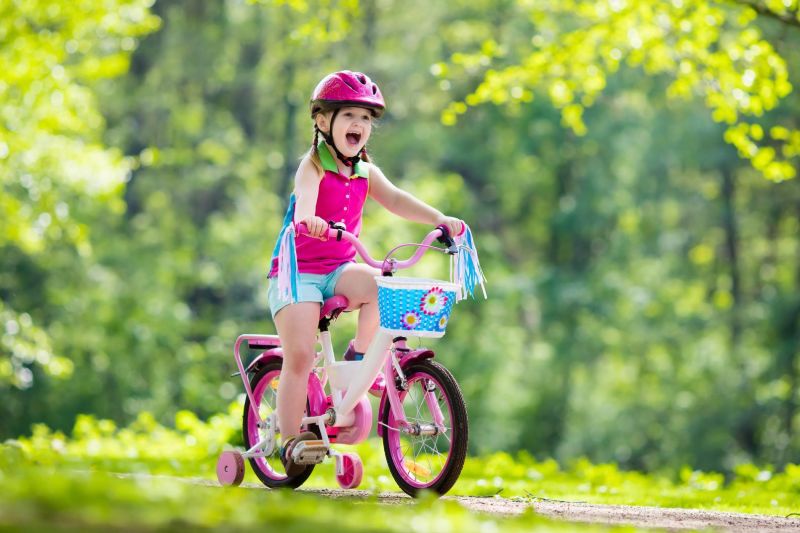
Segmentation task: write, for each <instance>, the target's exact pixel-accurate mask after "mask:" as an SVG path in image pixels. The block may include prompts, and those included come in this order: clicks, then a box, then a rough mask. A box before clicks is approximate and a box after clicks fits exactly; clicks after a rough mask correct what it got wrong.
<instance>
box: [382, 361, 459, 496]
mask: <svg viewBox="0 0 800 533" xmlns="http://www.w3.org/2000/svg"><path fill="white" fill-rule="evenodd" d="M405 375H406V380H407V383H408V390H400V391H398V392H399V394H400V400H401V401H402V404H403V411H404V412H405V416H406V420H407V421H408V422H409V423H410V424H418V425H419V426H421V427H428V428H430V427H431V426H434V425H435V423H434V417H433V411H432V410H431V407H432V406H433V404H434V403H435V405H438V406H439V409H440V410H441V413H442V416H443V424H442V425H443V426H444V431H442V432H438V433H437V434H428V435H425V434H419V435H413V434H409V433H406V432H403V431H400V430H398V429H397V427H398V424H397V421H396V420H395V418H394V415H393V414H392V409H391V406H390V405H389V402H388V401H387V402H386V404H385V407H384V409H383V413H381V420H382V422H383V423H384V424H386V426H388V427H386V426H384V431H383V451H384V453H385V454H386V462H387V463H388V464H389V470H390V471H391V473H392V477H394V480H395V481H396V482H397V484H398V485H399V486H400V488H401V489H403V492H405V493H406V494H409V495H411V496H416V495H417V494H418V493H419V491H421V490H432V491H434V492H437V493H438V494H440V495H441V494H445V493H446V492H447V491H448V490H450V488H451V487H452V486H453V484H454V483H455V482H456V480H457V479H458V476H459V475H460V474H461V469H462V468H463V466H464V460H465V459H466V456H467V441H468V438H469V435H468V422H467V407H466V404H465V403H464V397H463V395H462V394H461V389H460V388H459V386H458V383H457V382H456V380H455V378H454V377H453V375H452V374H451V373H450V372H449V371H448V370H447V369H446V368H445V367H444V366H442V365H440V364H439V363H436V362H434V361H430V360H427V361H421V362H418V363H414V364H412V365H411V366H409V367H408V368H407V369H405ZM392 385H393V384H391V383H387V386H389V387H390V386H392ZM423 433H424V432H423Z"/></svg>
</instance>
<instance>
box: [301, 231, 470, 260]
mask: <svg viewBox="0 0 800 533" xmlns="http://www.w3.org/2000/svg"><path fill="white" fill-rule="evenodd" d="M296 228H297V234H298V235H308V234H309V233H308V227H307V226H306V225H305V223H303V222H300V223H299V224H297V225H296ZM464 231H465V226H464V224H463V223H462V224H461V233H459V235H461V234H463V233H464ZM323 235H324V236H325V238H326V239H336V240H337V241H340V240H342V239H344V240H346V241H348V242H350V243H352V244H353V246H355V248H356V252H358V255H360V256H361V258H362V259H363V260H364V262H365V263H366V264H368V265H370V266H372V267H375V268H380V269H381V272H394V271H396V270H399V269H403V268H409V267H411V266H412V265H414V264H416V263H417V262H418V261H419V260H420V259H421V258H422V256H423V255H424V254H425V252H426V251H427V250H428V249H431V248H432V249H434V250H441V251H442V252H446V253H450V254H455V253H457V252H458V250H457V248H456V245H455V243H454V242H453V239H452V238H451V237H450V232H449V231H448V230H447V226H444V225H441V226H438V227H437V228H436V229H434V230H433V231H431V232H430V233H428V234H427V235H426V236H425V238H424V239H422V242H421V243H414V244H410V246H417V247H418V249H417V251H416V252H415V253H414V255H413V256H411V258H410V259H406V260H405V261H397V260H396V259H394V258H392V257H391V254H392V253H393V252H394V251H395V250H397V248H400V247H401V246H409V245H401V246H398V247H396V248H394V249H393V250H392V251H390V252H389V254H388V255H387V256H386V258H385V259H384V260H383V261H378V260H376V259H373V258H372V257H371V256H370V255H369V252H367V249H366V247H365V246H364V244H363V243H362V242H361V241H360V240H359V239H358V237H356V236H355V235H353V234H352V233H350V232H349V231H347V230H344V229H341V228H336V227H331V228H328V230H327V232H325V233H324V234H323ZM436 239H439V241H440V242H442V243H444V244H445V245H446V246H447V248H439V247H437V246H431V243H432V242H433V241H434V240H436Z"/></svg>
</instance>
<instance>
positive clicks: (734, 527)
mask: <svg viewBox="0 0 800 533" xmlns="http://www.w3.org/2000/svg"><path fill="white" fill-rule="evenodd" d="M301 490H302V491H303V492H309V493H315V494H320V495H323V496H328V497H331V498H358V497H363V498H366V497H369V496H370V493H368V492H366V491H352V490H331V489H301ZM444 499H446V500H453V501H456V502H458V503H460V504H461V505H463V506H464V507H466V508H467V509H470V510H472V511H478V512H482V513H490V514H496V515H506V516H513V515H517V514H521V513H523V512H524V511H526V510H527V509H528V508H530V507H531V506H533V508H534V510H535V511H536V512H537V513H538V514H540V515H542V516H547V517H549V518H553V519H557V520H565V521H568V522H590V523H597V524H610V525H632V526H639V527H648V528H665V529H671V530H681V529H708V528H714V529H718V530H721V531H742V532H753V531H758V532H762V531H764V532H773V531H774V532H782V531H793V532H795V533H797V532H800V517H791V518H784V517H779V516H768V515H755V514H743V513H724V512H720V511H703V510H698V509H677V508H666V507H639V506H636V507H634V506H629V505H598V504H590V503H575V502H562V501H553V500H547V501H543V500H534V501H517V500H509V499H505V498H493V497H487V498H479V497H475V496H445V497H444ZM378 500H379V501H381V502H383V503H387V504H404V503H410V502H411V501H413V500H412V499H411V498H409V497H408V496H406V495H405V494H398V493H393V492H391V493H381V494H379V495H378Z"/></svg>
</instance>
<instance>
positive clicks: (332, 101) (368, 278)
mask: <svg viewBox="0 0 800 533" xmlns="http://www.w3.org/2000/svg"><path fill="white" fill-rule="evenodd" d="M384 108H385V105H384V101H383V95H382V94H381V91H380V89H379V88H378V86H377V85H376V84H375V83H374V82H373V81H372V80H370V78H369V77H367V76H366V75H365V74H362V73H360V72H351V71H349V70H344V71H340V72H335V73H333V74H329V75H328V76H326V77H325V78H323V79H322V81H320V82H319V84H318V85H317V87H316V89H314V92H313V94H312V96H311V118H312V120H314V142H313V144H312V146H311V149H310V150H309V152H308V153H307V154H306V155H305V156H304V157H303V159H302V161H301V162H300V166H299V168H298V169H297V173H296V174H295V187H294V193H293V194H292V196H291V198H290V201H289V209H288V211H287V213H286V218H285V220H284V227H283V230H282V231H281V235H280V236H279V238H278V243H277V244H276V246H275V251H274V252H273V259H272V267H271V270H270V274H269V276H270V285H269V291H268V296H269V306H270V311H271V312H272V318H273V320H274V322H275V327H276V328H277V330H278V335H279V336H280V339H281V344H282V346H283V369H282V371H281V379H280V382H279V385H278V399H277V404H278V426H279V428H280V431H281V434H282V438H283V447H282V448H281V461H282V463H283V465H284V468H285V469H286V474H287V475H288V476H290V477H293V476H296V475H299V474H301V473H302V472H303V471H304V469H305V468H306V466H304V465H298V464H294V463H293V462H292V460H291V452H292V448H293V446H294V445H295V444H297V443H298V442H300V441H301V440H308V439H316V436H315V435H314V434H313V433H310V432H305V433H302V434H299V435H298V433H300V421H301V419H302V416H303V409H304V408H305V403H306V387H307V383H308V374H309V372H310V371H311V366H312V364H313V361H314V356H315V346H316V333H317V323H318V321H319V312H320V304H321V303H322V302H323V301H324V300H325V299H326V298H330V297H331V296H333V295H335V294H341V295H343V296H345V297H347V300H348V301H349V302H350V307H349V308H348V311H352V310H355V309H359V314H358V328H357V332H356V337H355V339H354V340H352V341H351V342H350V345H349V347H348V350H347V353H346V354H345V358H346V359H359V358H360V357H363V353H364V352H365V351H366V350H367V347H368V346H369V343H370V341H371V340H372V337H373V335H374V334H375V332H376V331H377V329H378V320H379V319H378V290H377V285H376V283H375V280H374V277H375V276H376V275H379V274H380V272H379V271H378V270H377V269H374V268H372V267H369V266H367V265H363V264H356V263H355V262H354V259H355V255H356V251H355V247H354V246H353V245H352V244H350V243H348V242H347V241H344V240H342V241H332V240H323V237H322V235H323V233H324V232H325V231H326V230H327V229H328V223H329V221H330V222H336V223H340V224H344V225H345V227H346V228H347V230H348V231H350V232H352V233H354V234H355V235H358V234H359V233H360V231H361V211H362V208H363V205H364V201H365V200H366V198H367V197H368V196H369V197H370V198H372V199H374V200H376V201H377V202H378V203H379V204H381V205H382V206H383V207H385V208H386V209H388V210H389V211H391V212H392V213H395V214H397V215H399V216H401V217H403V218H405V219H407V220H412V221H415V222H422V223H424V224H428V225H430V226H438V225H441V224H443V225H445V226H447V228H448V229H449V230H450V234H451V235H456V234H457V233H458V232H460V231H461V221H460V220H459V219H456V218H453V217H448V216H445V215H443V214H442V213H441V212H439V211H437V210H436V209H434V208H433V207H431V206H429V205H427V204H426V203H425V202H422V201H421V200H418V199H417V198H415V197H414V196H412V195H411V194H409V193H407V192H405V191H402V190H400V189H398V188H397V187H395V186H394V185H393V184H392V183H391V182H390V181H389V180H388V179H387V178H386V176H384V175H383V172H381V170H380V169H379V168H378V167H377V166H375V165H374V164H372V163H370V160H369V157H368V156H367V151H366V144H367V141H368V140H369V136H370V133H371V132H372V123H373V120H374V119H375V118H378V117H380V116H381V114H382V113H383V111H384ZM320 136H321V137H322V140H320ZM291 222H294V223H301V222H302V223H305V225H306V226H307V227H308V232H309V235H297V237H296V240H295V258H296V264H297V270H298V272H299V274H300V275H299V284H298V285H297V286H296V287H291V289H290V288H289V287H287V286H286V284H281V283H279V282H278V279H276V276H277V274H278V257H277V256H278V255H279V252H280V250H281V248H282V246H281V244H282V241H283V240H284V236H285V235H284V234H285V233H286V231H287V228H288V226H289V224H290V223H291ZM290 236H291V235H290ZM287 252H288V250H287ZM282 259H284V258H282Z"/></svg>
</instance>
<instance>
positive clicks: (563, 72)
mask: <svg viewBox="0 0 800 533" xmlns="http://www.w3.org/2000/svg"><path fill="white" fill-rule="evenodd" d="M753 4H754V5H756V8H747V7H743V6H742V5H741V3H740V2H716V1H708V2H700V1H687V0H684V1H683V2H671V3H666V2H646V1H641V2H592V3H589V2H579V1H575V2H544V3H541V2H536V3H531V2H525V1H519V2H517V1H512V0H481V1H478V2H475V1H469V2H467V1H465V0H464V1H461V0H459V1H455V2H447V3H436V4H433V5H431V4H430V3H428V2H423V1H422V0H410V1H408V2H402V3H400V2H395V1H392V0H381V1H374V2H372V1H370V2H355V1H353V0H348V1H345V0H341V1H334V0H331V1H325V2H320V3H311V2H302V1H291V2H288V1H267V0H264V1H259V2H255V1H253V2H247V1H243V0H227V1H223V2H205V1H201V0H171V1H166V0H165V1H162V2H157V3H155V4H152V5H151V2H148V1H144V0H128V1H123V0H114V1H107V2H103V3H96V2H66V1H51V2H27V1H25V2H23V1H11V2H4V3H2V4H1V5H0V13H1V14H2V16H0V42H2V43H3V46H2V47H0V67H2V68H0V104H2V105H0V190H1V191H2V193H0V437H2V438H8V437H16V436H19V435H22V434H28V433H30V431H31V425H32V424H33V423H44V424H46V425H47V426H48V427H51V428H53V429H54V430H56V431H58V430H61V431H66V430H68V429H69V428H72V426H73V424H74V422H75V420H76V417H77V416H78V415H79V414H81V413H91V414H93V415H95V416H97V417H99V418H102V419H109V420H113V421H114V423H115V424H117V425H121V426H125V425H127V424H128V423H129V422H132V421H135V420H139V423H144V422H142V419H141V416H143V415H141V413H142V412H145V411H147V412H150V413H153V416H154V420H155V421H156V422H160V423H164V422H166V421H169V420H173V419H174V417H175V415H176V413H178V412H182V411H184V410H189V411H191V412H193V413H196V416H198V417H199V418H200V419H210V417H212V416H213V415H214V414H215V413H221V412H225V411H226V409H227V408H228V405H229V404H230V403H231V402H232V401H233V400H235V399H236V397H237V395H238V394H239V393H240V391H241V383H240V382H239V381H238V378H235V379H229V378H228V377H227V376H228V375H229V373H230V372H231V371H232V370H233V363H232V361H231V351H232V345H233V341H234V339H235V338H236V336H237V335H238V334H240V333H243V332H264V333H270V332H273V331H274V328H273V325H272V324H271V322H270V320H269V318H268V316H269V315H268V312H267V310H266V297H265V292H266V279H265V268H266V264H267V261H268V259H269V255H270V252H271V250H272V246H273V243H274V238H275V236H276V234H277V231H278V227H279V224H280V222H281V220H282V215H283V211H284V208H285V203H286V201H287V197H288V193H289V192H290V190H291V187H292V175H293V172H294V169H295V167H296V164H297V161H298V158H299V157H300V155H301V154H302V153H303V152H304V151H305V150H306V149H307V147H308V146H309V144H310V142H311V139H312V130H311V124H310V121H309V118H308V116H307V109H306V105H307V98H308V95H309V93H310V91H311V90H312V88H313V87H314V84H315V83H316V82H317V81H318V80H319V78H321V77H322V76H323V75H324V74H325V73H327V72H329V71H332V70H336V69H340V68H353V69H358V70H363V71H366V72H368V73H369V74H370V75H371V76H372V77H373V78H374V79H376V80H377V81H378V82H379V83H380V84H381V88H382V90H383V92H384V94H385V95H386V98H387V102H388V106H389V109H388V113H387V115H386V116H385V118H384V119H383V120H382V122H381V124H380V125H379V127H378V128H377V129H376V130H375V132H374V134H373V137H372V139H371V141H370V153H371V154H373V155H374V156H375V159H376V161H377V163H378V164H379V165H380V166H381V168H382V169H383V170H384V172H385V173H386V174H387V175H388V176H389V177H390V178H391V179H392V180H393V181H394V182H396V183H397V184H398V185H400V186H401V187H403V188H405V189H407V190H409V191H411V192H413V193H414V194H416V195H418V196H419V197H420V198H422V199H424V200H426V201H428V202H430V203H432V204H433V205H435V206H437V207H438V208H439V209H441V210H442V211H444V212H446V213H448V214H452V215H456V216H459V217H462V218H464V219H465V220H467V221H468V222H469V223H470V225H471V227H472V228H473V231H474V232H475V237H476V242H477V246H478V248H479V251H480V253H481V264H482V265H483V267H484V270H485V271H486V274H487V277H488V280H489V285H488V289H489V293H490V298H489V300H487V301H485V302H484V301H477V300H476V301H469V302H466V303H463V304H461V305H459V307H458V308H457V309H456V310H455V312H454V314H453V320H451V322H450V324H449V327H448V335H447V337H446V338H444V339H442V340H441V341H435V342H434V343H433V347H434V348H436V350H437V358H438V359H439V360H440V361H442V362H443V363H444V364H445V365H447V366H448V368H450V369H451V370H453V372H454V373H455V375H456V376H457V378H458V380H459V382H460V383H461V384H462V386H463V388H464V392H465V395H466V398H467V401H468V405H469V413H470V423H471V427H470V429H471V431H470V436H471V439H472V440H471V451H472V452H473V453H476V454H482V455H485V454H488V453H489V452H496V451H498V450H502V451H506V452H511V453H513V454H516V453H518V452H521V451H525V452H526V453H528V454H530V456H531V457H535V458H536V461H543V462H544V461H546V460H547V459H549V458H556V459H558V460H559V461H560V462H561V464H571V461H572V460H578V459H579V458H581V457H586V458H587V459H588V461H590V462H591V463H590V464H601V465H605V464H616V465H618V466H616V467H614V468H619V469H620V471H627V470H631V469H635V470H644V471H651V472H664V471H678V470H679V469H680V468H682V467H683V466H684V465H691V468H692V469H698V470H701V471H719V472H723V473H724V475H726V476H735V475H737V474H736V473H737V469H738V468H739V467H740V465H743V464H744V465H747V464H758V465H775V468H776V469H777V470H778V471H783V469H784V468H785V469H786V472H789V466H788V465H791V464H796V463H797V458H798V454H800V436H799V435H800V429H798V428H799V427H800V414H798V406H799V405H800V403H799V402H800V396H799V395H798V388H800V387H798V384H799V383H800V269H798V267H797V265H798V264H800V252H799V250H800V223H798V220H799V219H800V209H799V208H798V205H800V180H797V179H793V180H789V179H784V181H782V182H780V183H775V182H776V181H780V179H783V178H788V177H790V175H791V172H790V171H789V167H790V166H791V167H792V168H795V169H796V166H797V144H798V136H797V131H798V128H800V124H798V117H800V107H799V106H798V102H797V99H796V98H793V95H794V94H795V93H790V92H789V91H790V90H791V87H793V86H797V85H798V79H797V75H798V73H797V72H796V69H794V68H793V66H794V65H797V64H800V46H798V44H800V32H798V31H797V27H796V26H797V25H796V23H795V22H793V20H794V19H793V18H792V17H791V16H790V14H791V13H792V9H793V6H795V5H796V4H794V3H789V4H787V3H785V2H784V3H776V2H754V3H753ZM615 6H621V7H622V9H621V10H618V11H615V9H616V7H615ZM759 6H760V8H762V9H759V8H758V7H759ZM312 8H314V9H312ZM570 9H572V10H574V11H570ZM420 13H424V14H425V16H424V17H423V16H420ZM409 28H413V30H414V31H409ZM637 43H639V44H638V45H637ZM615 50H616V51H618V52H619V53H617V52H615ZM726 54H727V55H726ZM617 56H619V57H617ZM734 56H736V57H734ZM542 62H544V63H545V65H546V66H547V67H548V68H547V69H542V68H539V67H541V64H542ZM537 65H538V67H537ZM551 67H552V68H551ZM517 78H519V79H517ZM487 84H488V85H487ZM486 91H488V92H486ZM745 97H746V98H745ZM454 102H455V104H454ZM482 102H494V103H495V104H498V105H480V104H481V103H482ZM453 106H455V107H453ZM453 112H455V113H456V114H458V115H459V116H458V121H457V124H456V126H455V127H453V126H451V125H449V124H450V123H451V122H452V121H453V120H452V119H454V118H455V117H454V116H453V115H452V113H453ZM443 117H444V122H443V120H442V119H443ZM448 117H449V118H448ZM751 143H754V146H755V147H753V145H751ZM769 149H773V150H774V153H773V154H772V155H770V153H771V152H769ZM762 154H763V155H762ZM742 156H744V157H745V158H744V159H742ZM776 165H777V166H776ZM787 165H788V166H787ZM765 177H766V178H770V179H764V178H765ZM365 217H366V218H365V231H364V234H363V237H364V239H365V240H366V242H367V243H368V244H369V246H370V249H371V250H372V251H373V253H374V255H378V254H380V253H382V252H384V251H386V250H388V249H390V248H391V247H392V246H394V245H395V244H396V243H399V242H408V241H411V240H415V239H417V238H419V237H420V236H422V235H423V234H424V233H425V230H426V229H425V228H422V227H419V226H414V225H412V224H405V223H398V221H397V220H396V219H395V218H392V217H391V216H390V215H388V214H387V213H386V212H384V211H383V210H381V209H380V208H379V207H377V206H376V205H372V204H370V205H368V207H367V210H366V213H365ZM414 273H416V274H420V275H426V276H446V275H447V272H446V265H445V264H444V261H441V259H440V258H431V259H429V260H427V261H426V262H425V263H424V264H422V265H420V266H419V267H418V269H416V270H415V271H414ZM354 324H355V320H354V317H353V316H347V317H344V318H342V319H340V324H337V327H338V329H337V331H336V332H335V341H336V344H337V348H338V349H339V350H342V349H343V348H344V346H345V345H346V343H347V341H348V340H349V338H350V337H351V336H352V332H353V329H354ZM182 416H186V415H182ZM81 420H83V419H81ZM215 430H216V429H215ZM36 431H42V430H36ZM114 435H115V436H114V438H115V439H116V438H123V437H121V436H120V434H118V433H114ZM134 437H135V435H134V436H130V438H134ZM124 438H128V437H124ZM142 438H144V437H142ZM220 438H222V436H221V435H220ZM79 440H80V439H79ZM65 442H66V441H65ZM121 442H122V441H121ZM126 442H127V441H126ZM220 442H222V441H220ZM120 446H122V444H120ZM198 453H200V452H199V451H198ZM512 457H517V458H519V457H522V456H517V455H512ZM149 460H150V459H148V461H149ZM519 460H522V459H519ZM531 461H534V460H533V459H531ZM531 464H534V463H531ZM535 464H540V463H539V462H535ZM148 468H151V467H150V466H148ZM609 468H611V467H609ZM759 471H760V470H759ZM787 475H788V474H787ZM464 483H466V481H465V482H464ZM487 483H490V484H491V483H492V481H491V480H488V481H487ZM465 487H466V485H465ZM569 487H571V488H570V490H573V489H574V488H575V485H570V486H569ZM459 490H461V487H460V488H459ZM463 490H472V489H467V488H464V489H463ZM476 490H477V489H476ZM676 498H677V496H676Z"/></svg>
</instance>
